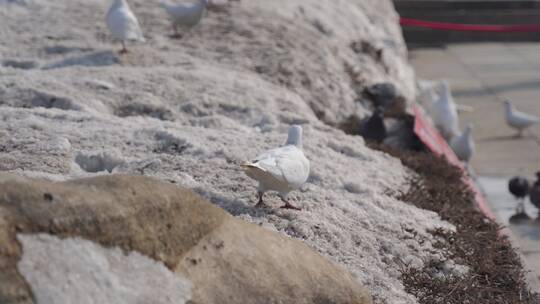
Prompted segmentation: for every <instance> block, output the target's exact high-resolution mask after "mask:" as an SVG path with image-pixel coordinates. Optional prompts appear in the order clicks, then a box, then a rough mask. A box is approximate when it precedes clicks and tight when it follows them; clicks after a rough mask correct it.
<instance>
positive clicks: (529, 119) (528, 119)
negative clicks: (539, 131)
mask: <svg viewBox="0 0 540 304" xmlns="http://www.w3.org/2000/svg"><path fill="white" fill-rule="evenodd" d="M514 117H515V118H516V119H517V120H519V121H522V122H524V123H535V122H539V121H540V118H539V117H537V116H534V115H531V114H527V113H523V112H519V111H514Z"/></svg>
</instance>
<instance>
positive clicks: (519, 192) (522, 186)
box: [508, 176, 529, 214]
mask: <svg viewBox="0 0 540 304" xmlns="http://www.w3.org/2000/svg"><path fill="white" fill-rule="evenodd" d="M508 190H509V191H510V193H512V195H513V196H514V197H516V199H517V200H518V206H517V208H516V213H517V214H521V213H525V197H527V195H528V194H529V181H528V180H527V179H526V178H523V177H520V176H515V177H513V178H512V179H510V181H509V182H508Z"/></svg>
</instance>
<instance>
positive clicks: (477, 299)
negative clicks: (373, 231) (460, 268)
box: [374, 146, 540, 304]
mask: <svg viewBox="0 0 540 304" xmlns="http://www.w3.org/2000/svg"><path fill="white" fill-rule="evenodd" d="M374 148H376V149H379V150H383V151H385V152H387V153H390V154H392V155H393V156H395V157H398V158H400V159H401V160H402V162H403V163H404V165H406V166H408V167H409V168H411V169H413V170H414V171H415V172H416V173H418V177H417V178H416V179H414V180H413V181H412V184H411V188H410V190H409V191H408V192H407V193H403V194H401V196H400V199H401V200H403V201H405V202H408V203H410V204H412V205H415V206H417V207H419V208H423V209H427V210H432V211H435V212H437V213H438V214H439V215H440V216H441V218H442V219H444V220H446V221H448V222H450V223H452V224H454V225H455V226H456V228H457V229H456V232H455V233H449V232H447V231H443V230H435V231H431V233H432V234H433V235H435V236H437V237H439V239H440V241H439V242H438V243H436V244H435V246H436V247H438V248H440V249H442V250H443V251H444V252H445V253H446V257H447V258H448V259H452V260H454V261H455V262H456V263H459V264H461V265H467V266H468V267H469V268H470V270H469V272H468V273H467V274H466V275H465V276H464V277H453V276H452V277H442V278H436V277H434V276H433V271H434V270H436V269H437V268H439V267H442V265H434V264H433V263H427V264H426V266H425V267H424V268H423V269H414V268H412V267H408V266H407V265H403V271H402V280H403V283H404V285H405V288H406V290H407V292H409V293H411V294H413V295H414V296H416V297H417V298H418V300H419V302H420V303H426V304H428V303H429V304H433V303H446V304H453V303H456V304H458V303H459V304H463V303H471V304H483V303H485V304H497V303H540V300H539V299H540V298H539V296H538V294H535V293H532V292H530V291H529V289H528V287H527V283H526V281H525V276H524V270H523V266H522V264H521V261H520V258H519V256H518V254H517V253H516V252H515V250H514V248H512V246H511V244H510V242H509V241H508V239H507V238H506V237H505V236H503V235H501V234H500V233H499V231H500V230H501V226H500V225H499V224H497V223H495V222H493V221H491V220H489V219H488V218H486V216H484V214H482V213H481V212H480V211H479V210H478V209H477V208H476V205H475V202H474V196H473V193H472V192H471V190H470V189H469V188H468V187H467V186H466V185H465V184H464V183H463V182H462V180H461V172H460V171H459V170H458V169H457V168H455V167H453V166H452V165H450V164H449V163H448V162H446V161H444V160H441V159H440V158H437V157H435V156H433V155H431V154H429V153H417V152H416V153H415V152H403V151H396V150H390V149H389V148H387V147H382V146H374Z"/></svg>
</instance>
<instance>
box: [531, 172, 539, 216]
mask: <svg viewBox="0 0 540 304" xmlns="http://www.w3.org/2000/svg"><path fill="white" fill-rule="evenodd" d="M529 199H530V200H531V203H532V204H533V205H534V206H535V207H536V208H538V209H540V172H536V182H535V183H534V185H533V186H532V187H531V190H530V191H529Z"/></svg>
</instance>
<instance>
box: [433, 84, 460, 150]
mask: <svg viewBox="0 0 540 304" xmlns="http://www.w3.org/2000/svg"><path fill="white" fill-rule="evenodd" d="M437 93H438V94H437V95H438V99H437V101H435V102H434V103H433V104H432V105H431V111H430V112H431V115H432V117H433V122H434V123H435V126H436V127H437V128H438V129H439V131H440V132H441V134H442V136H443V137H444V138H445V139H446V140H448V141H449V140H451V139H452V138H453V137H454V136H457V135H458V134H459V117H458V113H457V108H456V104H455V103H454V99H453V98H452V94H451V93H450V86H449V85H448V82H447V81H446V80H442V81H441V82H440V83H439V86H438V87H437Z"/></svg>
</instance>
